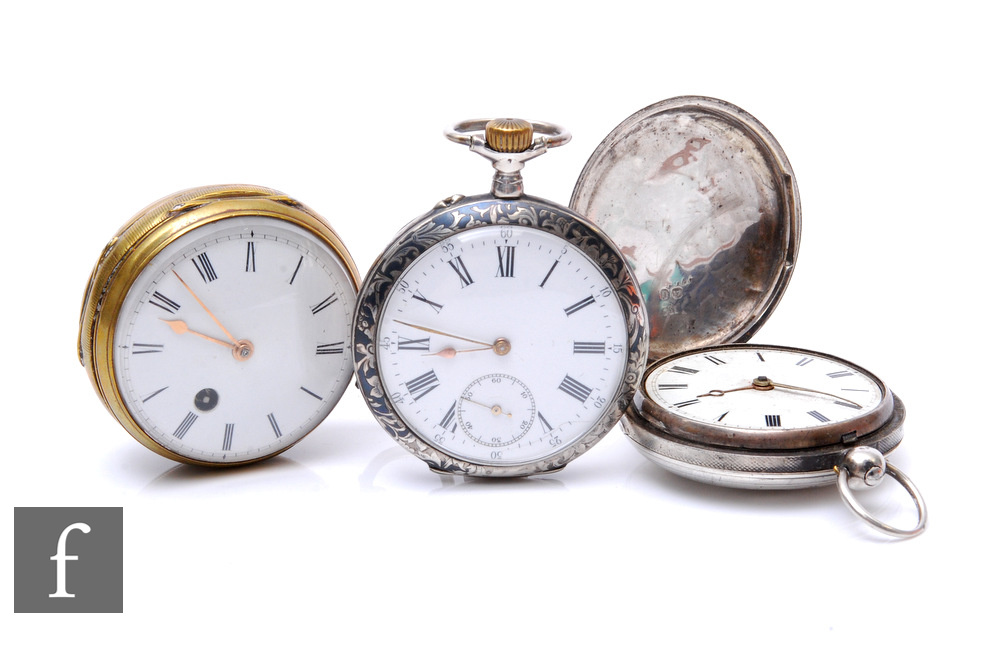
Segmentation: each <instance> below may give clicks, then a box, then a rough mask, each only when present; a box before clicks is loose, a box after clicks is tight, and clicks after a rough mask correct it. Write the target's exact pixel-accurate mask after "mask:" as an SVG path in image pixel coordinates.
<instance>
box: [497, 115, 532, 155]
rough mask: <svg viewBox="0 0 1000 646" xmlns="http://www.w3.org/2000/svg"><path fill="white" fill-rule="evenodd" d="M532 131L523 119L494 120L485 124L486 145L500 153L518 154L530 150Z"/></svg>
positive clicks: (529, 124)
mask: <svg viewBox="0 0 1000 646" xmlns="http://www.w3.org/2000/svg"><path fill="white" fill-rule="evenodd" d="M533 135H534V130H533V129H532V127H531V123H529V122H528V121H525V120H524V119H494V120H492V121H490V122H489V123H487V124H486V145H487V146H489V147H490V148H492V149H493V150H495V151H497V152H501V153H520V152H524V151H525V150H527V149H529V148H531V140H532V136H533Z"/></svg>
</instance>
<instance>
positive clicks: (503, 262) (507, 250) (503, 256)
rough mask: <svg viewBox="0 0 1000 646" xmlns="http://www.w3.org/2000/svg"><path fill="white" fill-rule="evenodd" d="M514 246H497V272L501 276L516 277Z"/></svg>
mask: <svg viewBox="0 0 1000 646" xmlns="http://www.w3.org/2000/svg"><path fill="white" fill-rule="evenodd" d="M514 249H515V248H514V247H508V246H504V247H497V264H498V266H497V273H496V275H497V276H499V277H500V278H513V277H514Z"/></svg>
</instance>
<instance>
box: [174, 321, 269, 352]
mask: <svg viewBox="0 0 1000 646" xmlns="http://www.w3.org/2000/svg"><path fill="white" fill-rule="evenodd" d="M160 320H161V321H163V322H164V323H166V324H167V325H169V326H170V329H171V330H173V331H174V332H176V333H177V334H193V335H194V336H197V337H200V338H202V339H205V340H206V341H211V342H212V343H218V344H219V345H224V346H226V347H227V348H229V349H231V350H232V351H233V358H234V359H236V360H237V361H246V360H247V359H249V358H250V357H252V356H253V343H250V342H249V341H246V340H243V341H237V342H236V343H229V342H228V341H223V340H222V339H216V338H215V337H211V336H208V335H207V334H202V333H201V332H195V331H194V330H192V329H191V328H189V327H188V324H187V323H185V322H184V321H168V320H167V319H160Z"/></svg>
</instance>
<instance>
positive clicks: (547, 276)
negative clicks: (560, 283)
mask: <svg viewBox="0 0 1000 646" xmlns="http://www.w3.org/2000/svg"><path fill="white" fill-rule="evenodd" d="M558 264H559V261H558V260H557V261H555V262H554V263H552V266H551V267H549V273H547V274H545V278H543V279H542V282H540V283H538V286H539V287H545V283H547V282H549V276H551V275H552V272H553V271H555V270H556V265H558Z"/></svg>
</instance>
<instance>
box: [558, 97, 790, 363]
mask: <svg viewBox="0 0 1000 646" xmlns="http://www.w3.org/2000/svg"><path fill="white" fill-rule="evenodd" d="M569 205H570V208H571V209H573V210H574V211H576V212H577V213H580V214H581V215H583V216H584V217H586V218H587V219H589V220H591V221H592V222H594V223H595V224H597V225H598V226H599V227H601V228H602V229H603V230H604V231H605V232H607V234H608V235H609V236H611V238H612V239H613V240H614V241H615V243H616V244H617V245H618V246H619V247H620V248H621V249H622V252H623V254H624V255H625V257H626V259H627V260H628V262H629V264H630V265H632V268H633V270H634V272H635V274H636V277H637V279H638V281H639V284H640V289H641V291H642V293H643V297H644V298H645V299H646V303H647V309H648V312H649V326H650V344H649V355H650V359H651V360H655V359H659V358H662V357H666V356H669V355H671V354H674V353H676V352H681V351H683V350H687V349H689V348H697V347H703V346H708V345H716V344H721V343H732V342H741V341H746V340H748V339H749V338H750V337H751V336H753V334H754V333H755V332H756V331H757V330H758V329H759V328H760V326H761V325H763V324H764V322H765V321H766V320H767V318H768V316H770V314H771V312H772V311H773V309H774V307H775V306H776V305H777V303H778V301H779V300H780V299H781V296H782V294H783V293H784V290H785V287H786V286H787V284H788V281H789V280H790V278H791V275H792V270H793V269H794V267H795V259H796V256H797V253H798V248H799V230H800V227H801V209H800V206H799V193H798V187H797V186H796V183H795V176H794V174H793V173H792V167H791V164H790V163H789V162H788V158H787V157H786V156H785V153H784V151H783V150H782V149H781V146H780V145H779V144H778V142H777V140H776V139H775V138H774V137H773V136H772V135H771V133H770V132H768V130H767V128H765V127H764V125H763V124H761V123H760V122H759V121H758V120H757V119H755V118H754V117H753V116H752V115H750V114H749V113H748V112H746V111H745V110H742V109H741V108H738V107H737V106H735V105H732V104H730V103H727V102H725V101H720V100H719V99H712V98H708V97H697V96H682V97H676V98H673V99H667V100H666V101H662V102H660V103H656V104H654V105H651V106H649V107H647V108H644V109H642V110H640V111H638V112H636V113H635V114H633V115H632V116H631V117H629V118H628V119H626V120H625V121H623V122H622V123H621V124H620V125H619V126H618V127H617V128H615V129H614V130H613V131H612V132H611V133H610V134H609V135H608V136H607V137H606V138H605V139H604V141H603V142H601V144H600V145H599V146H598V147H597V149H596V150H595V151H594V153H593V154H592V155H591V157H590V159H589V161H588V162H587V164H586V166H584V168H583V170H582V171H581V173H580V177H579V179H578V180H577V183H576V187H575V188H574V190H573V196H572V199H571V200H570V203H569Z"/></svg>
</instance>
